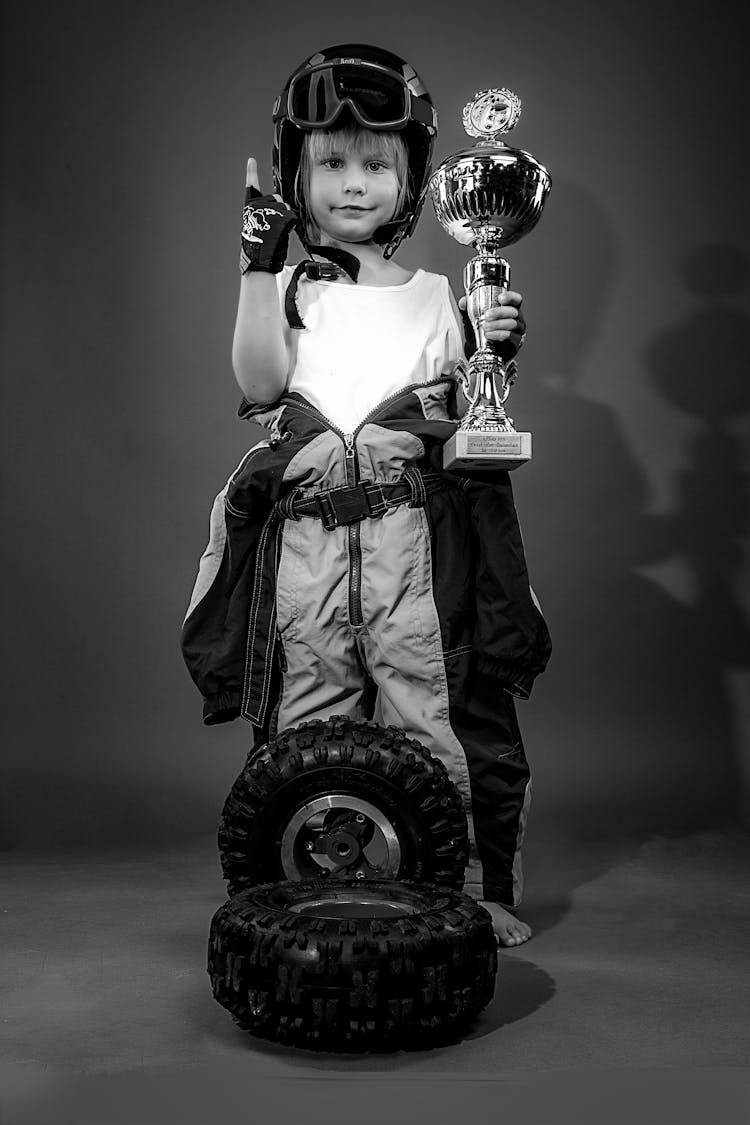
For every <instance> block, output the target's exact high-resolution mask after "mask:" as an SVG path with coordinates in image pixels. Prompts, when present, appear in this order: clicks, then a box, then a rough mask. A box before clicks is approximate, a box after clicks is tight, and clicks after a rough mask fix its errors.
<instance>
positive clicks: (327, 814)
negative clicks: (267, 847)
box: [281, 793, 401, 880]
mask: <svg viewBox="0 0 750 1125" xmlns="http://www.w3.org/2000/svg"><path fill="white" fill-rule="evenodd" d="M281 866H282V868H283V871H284V875H285V876H286V878H287V879H293V880H299V879H309V878H320V877H323V878H326V877H328V876H332V877H335V878H344V877H348V878H351V877H353V878H356V879H374V878H378V879H384V878H385V879H392V878H396V876H397V875H398V872H399V870H400V867H401V845H400V844H399V841H398V836H397V834H396V830H395V828H394V827H393V825H392V824H391V822H390V820H389V819H388V817H387V816H386V815H385V814H384V813H383V811H382V810H381V809H379V808H377V807H376V806H375V805H373V804H371V803H370V802H369V801H365V800H363V799H362V798H360V797H352V796H350V795H349V794H348V793H327V794H326V795H325V796H322V797H316V798H314V799H313V800H312V801H308V802H306V804H304V805H302V807H301V808H299V809H297V811H296V812H295V813H294V814H293V816H292V817H291V818H290V820H289V821H288V823H287V825H286V827H285V828H284V832H283V834H282V837H281Z"/></svg>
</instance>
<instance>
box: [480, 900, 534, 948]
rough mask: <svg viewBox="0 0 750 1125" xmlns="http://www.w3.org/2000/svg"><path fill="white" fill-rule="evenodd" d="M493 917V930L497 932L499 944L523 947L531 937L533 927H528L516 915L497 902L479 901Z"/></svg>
mask: <svg viewBox="0 0 750 1125" xmlns="http://www.w3.org/2000/svg"><path fill="white" fill-rule="evenodd" d="M479 905H480V906H483V907H484V909H485V910H486V911H488V912H489V914H491V916H492V928H493V930H494V931H495V936H496V937H497V940H498V943H499V944H501V945H523V943H524V942H525V941H528V940H529V938H530V937H531V926H527V925H526V923H525V922H522V921H521V919H520V918H516V916H515V914H511V913H510V911H509V910H505V908H504V907H502V906H500V904H499V903H497V902H485V901H483V900H480V901H479Z"/></svg>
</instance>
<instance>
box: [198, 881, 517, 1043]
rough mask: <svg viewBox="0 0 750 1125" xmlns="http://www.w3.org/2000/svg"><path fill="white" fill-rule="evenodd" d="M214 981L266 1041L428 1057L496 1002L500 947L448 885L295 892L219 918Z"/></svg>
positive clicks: (211, 960)
mask: <svg viewBox="0 0 750 1125" xmlns="http://www.w3.org/2000/svg"><path fill="white" fill-rule="evenodd" d="M341 899H343V905H342V903H341V901H340V900H341ZM359 900H362V901H361V903H360V901H359ZM337 909H338V910H339V911H341V912H342V913H340V914H339V915H338V916H332V915H333V913H334V911H335V910H337ZM347 911H351V914H349V915H348V916H347V914H346V912H347ZM208 972H209V975H210V977H211V984H212V988H213V994H214V997H215V998H216V1000H217V1001H218V1002H219V1003H220V1004H221V1005H222V1006H223V1007H224V1008H226V1009H227V1010H228V1011H229V1012H231V1014H232V1016H233V1017H234V1019H235V1021H236V1022H237V1023H238V1024H239V1026H240V1027H241V1028H243V1029H244V1030H246V1031H249V1032H251V1033H252V1034H253V1035H257V1036H260V1037H262V1038H264V1039H271V1040H275V1041H277V1042H280V1043H283V1044H285V1045H288V1046H298V1047H306V1048H312V1049H319V1050H330V1051H340V1052H346V1051H365V1050H395V1049H398V1048H412V1049H413V1048H426V1047H430V1046H436V1045H439V1043H440V1042H441V1041H442V1042H445V1041H446V1037H449V1039H451V1040H453V1041H455V1039H456V1037H457V1036H458V1035H459V1034H460V1032H461V1031H463V1030H465V1029H466V1028H468V1026H469V1025H470V1024H471V1022H472V1021H473V1020H474V1019H475V1018H476V1016H477V1015H478V1014H479V1012H481V1010H482V1009H483V1008H484V1007H486V1005H487V1004H488V1003H489V1002H490V1000H491V999H492V995H493V992H494V988H495V977H496V974H497V942H496V939H495V935H494V932H493V929H492V921H491V919H490V916H489V914H488V913H487V911H486V910H484V908H483V907H481V906H479V905H478V904H477V903H476V902H475V901H474V900H473V899H472V898H470V897H469V896H468V895H464V894H461V893H460V892H458V891H455V890H453V889H452V888H449V887H438V886H434V885H425V884H415V883H400V882H399V883H396V882H389V881H380V880H372V881H368V882H367V883H364V884H363V883H362V882H357V881H355V880H333V881H331V880H322V879H316V880H306V881H301V882H285V883H277V884H275V885H271V884H268V885H264V886H260V887H253V888H250V889H249V890H246V891H242V892H241V893H240V894H238V895H235V896H234V897H233V898H231V899H229V901H228V902H226V903H225V904H224V906H222V907H220V908H219V910H218V911H217V912H216V914H215V915H214V918H213V920H212V923H211V932H210V936H209V946H208Z"/></svg>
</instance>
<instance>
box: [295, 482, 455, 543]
mask: <svg viewBox="0 0 750 1125" xmlns="http://www.w3.org/2000/svg"><path fill="white" fill-rule="evenodd" d="M443 485H444V478H443V477H442V476H440V475H438V474H437V473H421V472H420V471H419V469H407V470H406V471H405V473H404V475H403V477H402V478H401V480H399V481H396V482H395V484H376V483H375V482H374V481H360V483H359V484H354V485H351V486H350V487H348V488H328V489H325V490H324V491H323V492H316V493H315V495H314V496H306V497H304V498H302V497H301V496H300V495H299V491H298V490H294V491H293V492H290V493H289V494H288V495H287V496H284V497H282V499H281V500H279V502H278V504H277V505H276V507H277V509H278V511H279V514H280V515H282V516H285V517H286V518H288V519H293V520H298V519H301V517H302V516H313V517H315V518H316V519H319V520H321V521H322V523H323V527H324V529H325V530H326V531H333V529H334V528H335V527H342V526H346V525H347V524H350V523H359V521H360V520H365V519H378V518H379V517H380V516H382V515H383V514H384V512H387V511H388V509H389V508H395V507H397V506H398V505H399V504H406V503H408V505H409V507H410V508H421V507H423V506H424V504H425V501H426V500H427V497H428V496H429V495H430V494H431V493H433V492H437V491H439V489H441V488H442V487H443Z"/></svg>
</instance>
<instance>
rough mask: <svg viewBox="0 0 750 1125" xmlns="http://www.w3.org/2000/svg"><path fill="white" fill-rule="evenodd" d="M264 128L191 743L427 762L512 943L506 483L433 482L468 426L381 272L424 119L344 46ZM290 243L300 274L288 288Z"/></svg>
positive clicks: (448, 354)
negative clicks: (450, 794)
mask: <svg viewBox="0 0 750 1125" xmlns="http://www.w3.org/2000/svg"><path fill="white" fill-rule="evenodd" d="M274 122H275V143H274V156H273V160H274V180H275V187H276V192H277V194H275V195H272V196H262V195H261V194H260V189H259V186H258V181H257V172H256V166H255V161H254V160H252V159H251V160H250V161H248V175H247V197H246V206H245V211H244V223H243V237H242V251H241V256H240V269H241V271H242V279H241V283H240V299H239V308H238V314H237V323H236V329H235V335H234V345H233V353H232V356H233V365H234V370H235V375H236V377H237V381H238V383H239V385H240V387H241V389H242V391H243V394H244V400H243V404H242V407H241V408H240V414H241V415H242V416H245V417H252V418H254V419H255V420H256V421H258V422H260V423H262V425H263V426H264V427H266V429H267V430H268V431H269V432H270V437H269V439H268V440H264V441H261V442H260V443H259V444H258V445H256V446H255V447H254V448H253V449H251V450H250V452H249V453H248V454H247V455H246V457H245V458H244V459H243V461H242V463H241V464H240V466H239V467H238V469H237V471H236V472H235V473H234V475H233V476H232V478H231V479H230V481H229V483H228V485H227V487H226V488H225V489H224V491H223V492H222V493H221V494H220V496H219V497H218V498H217V502H216V504H215V506H214V513H213V515H212V534H211V542H210V543H209V547H208V549H207V551H206V554H205V555H204V557H203V559H202V560H201V568H200V572H199V576H198V580H197V583H196V588H195V590H194V593H193V598H192V601H191V605H190V608H189V610H188V614H187V617H186V620H185V625H184V631H183V648H184V652H185V657H186V660H187V661H188V665H189V667H190V669H191V673H192V675H193V677H194V679H195V680H196V682H197V684H198V686H199V687H200V689H201V691H202V693H203V696H204V700H205V707H204V719H205V721H206V722H207V723H214V722H222V721H226V720H228V719H233V718H235V717H236V716H237V715H239V714H241V715H242V716H243V717H244V718H246V719H249V720H250V721H251V722H252V723H253V724H254V726H255V727H256V728H257V730H258V732H259V734H260V735H261V737H264V738H267V737H273V735H274V733H275V732H276V731H280V730H283V729H286V728H287V727H291V726H296V725H298V724H299V723H301V722H304V721H306V720H310V719H320V718H328V717H329V716H331V715H333V714H347V715H350V716H352V717H354V718H374V719H375V720H376V721H377V722H380V723H383V724H389V723H392V724H395V725H396V726H399V727H401V728H403V729H404V730H405V731H406V733H407V734H408V735H409V736H410V737H413V738H417V739H419V740H420V741H421V742H423V743H424V744H425V745H426V746H427V747H428V749H430V751H431V752H432V753H434V754H437V755H438V756H440V757H441V758H442V759H443V761H444V762H445V765H446V767H447V768H448V771H449V773H450V775H451V778H452V780H453V782H454V784H455V785H456V787H457V789H458V791H459V792H460V794H461V796H462V798H463V802H464V806H465V808H466V812H467V819H468V823H469V835H470V844H471V858H470V862H469V866H468V869H467V875H466V883H465V888H464V889H465V890H466V891H467V892H468V893H470V894H472V895H473V896H474V897H475V898H477V899H478V900H479V901H481V902H482V903H483V905H484V906H486V908H487V909H488V910H489V911H490V913H491V915H492V918H493V924H494V927H495V931H496V933H497V935H498V938H499V940H500V941H501V942H502V943H503V944H505V945H508V946H511V945H518V944H521V943H522V942H524V941H526V940H528V938H529V937H530V935H531V930H530V928H529V926H528V925H526V924H525V923H524V922H522V921H520V920H519V919H518V918H516V916H515V914H514V913H513V910H514V908H515V907H516V906H518V904H519V902H520V898H521V890H522V879H521V865H520V850H521V843H522V839H523V833H524V827H525V822H526V816H527V811H528V805H529V799H530V773H529V768H528V765H527V763H526V759H525V755H524V750H523V745H522V742H521V736H520V732H519V729H518V724H517V721H516V716H515V710H514V700H513V697H514V696H520V697H522V698H525V697H527V696H528V694H529V692H530V690H531V686H532V683H533V680H534V678H535V676H536V675H537V674H538V673H539V672H540V671H542V670H543V668H544V666H545V663H546V661H547V658H548V655H549V637H548V634H547V629H546V626H545V623H544V621H543V619H542V617H541V614H540V612H539V609H538V605H537V603H536V601H535V599H534V596H533V594H532V593H531V591H530V588H529V583H528V577H527V573H526V567H525V562H524V555H523V547H522V543H521V538H520V532H519V529H518V523H517V519H516V515H515V509H514V505H513V499H512V494H511V489H510V483H509V480H508V474H507V473H504V472H500V473H496V472H493V473H492V474H491V475H490V474H486V475H483V476H481V475H479V476H478V475H474V476H471V477H470V476H467V475H464V476H460V475H457V474H451V473H445V472H444V471H443V470H442V445H443V444H444V442H445V440H446V439H447V438H448V437H449V436H450V434H451V433H452V432H453V431H454V429H455V418H456V417H458V414H459V412H460V411H461V410H465V408H466V403H465V400H464V399H463V398H462V396H460V395H459V394H457V380H456V378H455V376H454V374H453V372H454V370H455V368H456V364H457V361H458V360H459V359H460V358H461V357H462V355H463V354H464V347H465V345H464V339H463V335H462V323H461V322H462V318H461V313H460V312H459V308H458V306H457V305H456V302H455V299H454V298H453V296H452V294H451V292H450V287H449V284H448V280H447V278H445V277H442V276H439V275H436V274H430V273H427V272H425V271H424V270H419V269H418V270H416V271H414V272H411V271H409V270H406V269H404V268H403V267H401V266H399V265H397V264H396V263H395V262H394V261H393V260H392V255H393V253H394V251H395V249H396V248H397V246H398V244H399V243H400V241H401V240H402V239H403V238H404V237H406V236H408V235H409V234H411V232H412V230H413V229H414V226H415V225H416V221H417V218H418V216H419V210H420V206H421V203H422V200H423V197H424V196H423V192H424V188H425V186H426V183H427V180H428V179H429V175H430V171H431V155H432V147H433V143H434V139H435V135H436V116H435V113H434V110H433V107H432V102H431V99H430V97H429V95H428V94H427V92H426V90H425V88H424V86H423V85H422V83H421V81H420V79H419V77H418V76H417V74H416V73H415V71H414V70H413V68H412V67H410V66H409V65H408V64H407V63H405V62H404V60H402V59H400V58H398V56H395V55H392V54H390V53H389V52H386V51H382V50H379V49H376V48H373V47H364V46H359V45H355V46H352V45H347V46H341V47H333V48H329V49H328V50H325V51H322V52H319V53H318V54H316V55H314V56H312V57H311V58H310V59H309V60H307V62H306V63H304V64H303V65H302V66H301V67H300V68H299V69H298V70H297V71H296V72H295V73H294V75H292V77H291V78H290V80H289V82H288V83H287V85H286V87H285V89H284V92H283V94H282V95H281V97H280V98H279V99H278V101H277V103H276V107H275V111H274ZM293 227H295V228H296V229H297V231H298V233H299V234H300V237H301V240H302V242H303V244H304V246H305V248H306V250H307V251H308V253H309V255H310V257H309V258H308V259H307V260H306V262H304V263H302V264H300V265H299V266H297V267H296V268H294V269H293V268H292V267H291V266H286V265H285V264H284V262H285V258H286V247H287V242H288V238H289V233H290V231H291V229H292V228H293ZM321 259H322V260H321ZM462 304H463V306H464V308H465V299H463V300H462ZM520 305H521V296H520V294H518V293H510V292H509V293H506V294H505V295H504V297H503V301H502V304H500V305H499V306H498V307H497V308H493V309H491V310H490V311H489V312H488V313H487V314H486V317H485V331H486V336H487V338H488V340H490V341H494V342H495V343H496V344H497V345H498V346H501V347H502V348H504V349H505V353H504V354H506V355H507V356H510V355H513V354H514V353H515V351H516V350H517V349H518V346H520V342H521V338H522V333H523V319H522V317H521V315H520Z"/></svg>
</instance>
